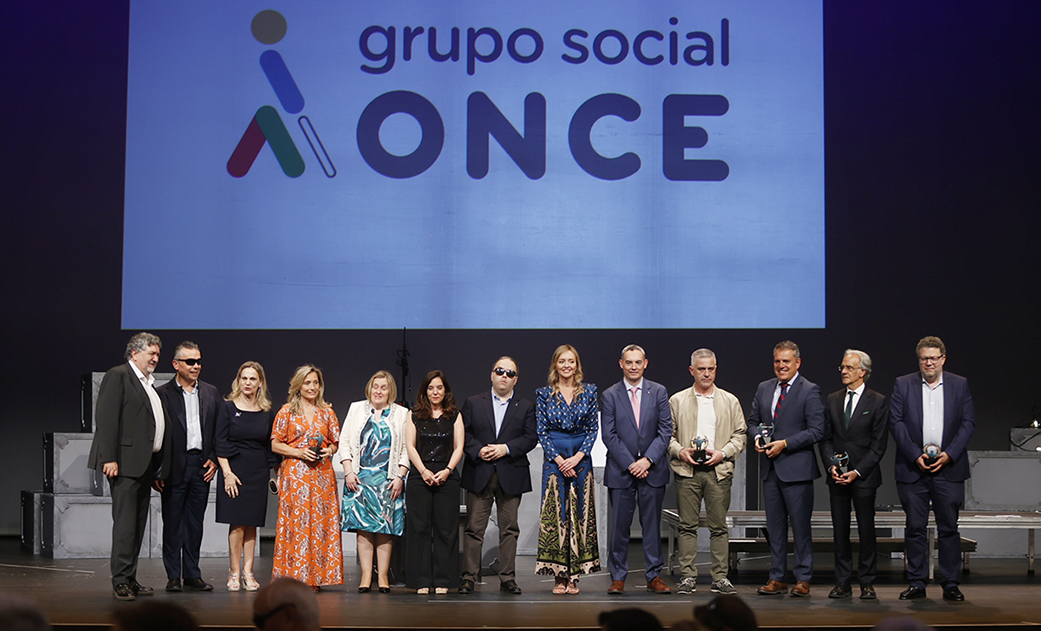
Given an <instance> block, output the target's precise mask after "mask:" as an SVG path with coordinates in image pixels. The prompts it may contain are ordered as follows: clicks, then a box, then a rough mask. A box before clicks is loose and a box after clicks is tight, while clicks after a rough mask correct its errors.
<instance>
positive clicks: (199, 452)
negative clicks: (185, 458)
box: [188, 449, 202, 456]
mask: <svg viewBox="0 0 1041 631" xmlns="http://www.w3.org/2000/svg"><path fill="white" fill-rule="evenodd" d="M188 455H189V456H201V455H202V450H201V449H189V450H188Z"/></svg>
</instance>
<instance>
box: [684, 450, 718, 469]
mask: <svg viewBox="0 0 1041 631" xmlns="http://www.w3.org/2000/svg"><path fill="white" fill-rule="evenodd" d="M693 454H694V448H693V447H684V448H683V449H680V460H682V461H683V462H686V463H687V464H692V465H706V466H709V467H714V466H716V465H717V464H719V463H721V462H723V459H724V458H725V457H726V454H724V453H723V452H722V451H721V450H719V449H706V450H705V455H707V456H708V460H706V461H705V462H697V461H696V460H694V455H693Z"/></svg>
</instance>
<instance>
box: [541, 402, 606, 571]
mask: <svg viewBox="0 0 1041 631" xmlns="http://www.w3.org/2000/svg"><path fill="white" fill-rule="evenodd" d="M582 388H583V389H582V392H580V393H578V394H577V395H575V398H574V400H573V401H572V402H571V404H570V405H569V404H568V403H567V402H565V401H564V397H562V396H561V395H560V393H559V392H558V393H557V394H553V393H552V392H553V391H552V389H551V388H550V387H549V386H545V387H543V388H539V389H538V390H536V391H535V419H536V421H537V427H538V436H539V443H540V444H541V445H542V450H543V453H544V454H545V462H544V463H543V465H542V509H541V513H540V518H539V547H538V557H537V560H536V562H535V573H536V574H550V575H553V576H556V577H559V578H567V579H570V580H574V579H575V578H577V577H578V576H579V575H580V574H588V573H590V572H598V571H600V547H599V544H598V543H597V537H596V509H595V504H594V497H595V491H594V479H593V461H592V459H591V458H590V455H589V454H590V451H592V449H593V443H594V442H595V441H596V434H597V430H598V428H599V424H600V423H599V413H600V407H599V405H598V403H597V396H596V386H595V385H593V384H589V383H587V384H582ZM579 451H581V452H582V453H584V454H585V457H584V458H583V459H582V461H581V462H580V463H579V465H578V466H577V467H575V472H576V473H577V474H578V475H577V476H576V477H574V478H568V477H565V476H564V475H563V474H562V473H561V472H560V468H559V467H558V466H557V464H556V463H555V462H554V459H555V458H556V457H557V455H560V456H563V457H564V458H569V457H571V456H573V455H575V454H576V453H577V452H579Z"/></svg>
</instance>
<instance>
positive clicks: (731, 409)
mask: <svg viewBox="0 0 1041 631" xmlns="http://www.w3.org/2000/svg"><path fill="white" fill-rule="evenodd" d="M690 374H691V375H692V376H693V377H694V385H693V386H692V387H690V388H687V389H686V390H683V391H680V392H677V393H676V394H674V395H672V397H671V398H670V399H669V405H670V407H671V408H672V439H671V440H670V442H669V466H670V467H672V471H673V473H675V474H676V500H677V504H678V506H679V515H680V527H679V555H680V574H681V580H680V582H679V584H678V586H677V590H676V592H677V593H678V594H692V593H694V592H695V591H697V578H698V570H697V566H696V565H695V564H694V561H695V559H696V557H697V555H698V527H699V526H701V501H702V499H704V500H705V514H706V517H707V519H706V520H705V521H706V524H705V525H706V526H708V529H709V535H710V538H711V539H710V550H711V552H712V591H713V592H715V593H718V594H734V593H737V590H736V589H734V586H733V585H732V584H731V583H730V581H729V580H728V579H727V556H728V553H729V547H730V537H729V533H728V531H727V524H726V517H727V509H728V508H729V507H730V485H731V483H732V482H733V480H734V462H735V461H736V460H737V457H738V456H739V455H741V452H742V451H744V449H745V444H746V434H745V431H746V429H747V426H746V424H745V415H744V412H743V411H742V410H741V403H740V402H739V401H738V400H737V397H735V396H734V395H732V394H730V393H729V392H727V391H726V390H723V389H722V388H718V387H716V385H715V382H716V354H715V353H713V352H712V351H710V350H708V349H707V348H700V349H698V350H696V351H694V352H693V353H692V354H691V356H690ZM697 438H700V439H702V440H701V441H698V442H699V443H700V444H698V445H696V444H695V439H697Z"/></svg>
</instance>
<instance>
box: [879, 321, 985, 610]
mask: <svg viewBox="0 0 1041 631" xmlns="http://www.w3.org/2000/svg"><path fill="white" fill-rule="evenodd" d="M916 351H917V354H918V368H919V371H918V372H913V373H911V374H909V375H904V376H903V377H897V379H896V383H895V384H894V385H893V397H892V400H891V401H890V407H889V431H890V432H891V433H892V434H893V445H894V446H895V448H896V490H897V492H898V493H899V495H900V503H901V504H902V505H903V508H904V513H906V514H907V524H906V528H904V547H905V550H904V557H905V558H906V559H907V576H908V578H909V579H910V582H911V585H910V586H909V587H908V588H907V589H905V590H904V591H903V592H901V594H900V600H912V599H915V598H925V579H926V578H927V576H928V572H929V563H930V560H929V553H928V550H927V546H926V532H925V529H926V527H927V526H928V522H929V507H930V506H931V507H932V510H933V514H934V515H935V516H936V542H937V549H938V552H939V561H940V584H941V585H943V599H944V600H953V601H962V600H965V596H964V595H963V594H962V593H961V589H959V588H958V576H959V574H960V573H961V535H959V534H958V509H959V508H960V507H961V505H962V503H963V502H964V501H965V480H967V479H969V458H968V454H967V453H966V450H967V449H968V445H969V439H970V438H972V435H973V433H975V431H976V413H975V411H974V409H973V406H972V395H971V394H970V393H969V382H968V380H966V379H965V377H960V376H958V375H955V374H953V373H949V372H944V371H943V365H944V363H946V361H947V348H946V347H945V346H944V344H943V341H942V340H940V338H938V337H934V336H928V337H923V338H922V339H921V340H920V341H919V342H918V347H917V348H916ZM933 451H935V452H936V453H935V454H932V453H927V452H933Z"/></svg>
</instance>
